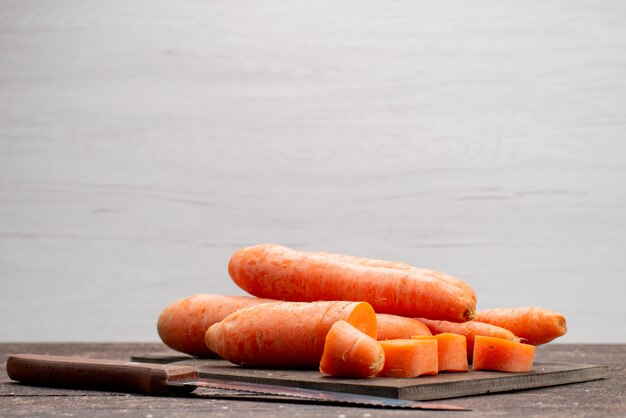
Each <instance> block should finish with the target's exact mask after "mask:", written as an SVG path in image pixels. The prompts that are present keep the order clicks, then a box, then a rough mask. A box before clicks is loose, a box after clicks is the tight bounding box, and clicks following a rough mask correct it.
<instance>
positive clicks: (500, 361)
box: [472, 335, 535, 372]
mask: <svg viewBox="0 0 626 418" xmlns="http://www.w3.org/2000/svg"><path fill="white" fill-rule="evenodd" d="M534 356H535V346H534V345H530V344H523V343H518V342H515V341H509V340H503V339H501V338H495V337H485V336H483V335H478V336H476V342H475V344H474V362H473V363H472V370H499V371H502V372H529V371H531V370H532V368H533V358H534Z"/></svg>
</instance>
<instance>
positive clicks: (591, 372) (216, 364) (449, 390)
mask: <svg viewBox="0 0 626 418" xmlns="http://www.w3.org/2000/svg"><path fill="white" fill-rule="evenodd" d="M132 359H133V360H134V361H145V362H155V363H171V362H173V361H175V362H176V364H181V365H183V364H184V365H190V366H194V367H196V368H197V369H198V371H199V374H200V376H202V377H207V378H215V379H225V380H235V381H243V382H253V383H265V384H273V385H284V386H293V387H301V388H307V389H320V390H329V391H336V392H348V393H357V394H361V395H373V396H384V397H388V398H398V399H409V400H415V401H426V400H436V399H447V398H456V397H462V396H470V395H480V394H487V393H497V392H508V391H513V390H523V389H531V388H538V387H547V386H555V385H563V384H568V383H576V382H585V381H589V380H595V379H601V378H604V377H605V376H606V374H607V373H608V367H606V366H601V365H589V364H574V363H555V362H538V363H535V364H534V366H533V370H532V371H531V372H528V373H504V372H490V371H477V372H475V371H472V370H470V371H469V372H466V373H440V374H438V375H437V376H422V377H418V378H412V379H395V378H380V377H378V378H376V377H375V378H370V379H342V378H336V377H331V376H327V375H323V374H321V373H319V372H318V371H314V370H281V369H263V368H246V367H240V366H237V365H234V364H232V363H229V362H227V361H225V360H220V359H189V358H188V357H187V356H176V355H172V354H171V353H170V354H165V355H161V354H158V353H154V354H150V355H140V354H138V355H135V356H133V358H132Z"/></svg>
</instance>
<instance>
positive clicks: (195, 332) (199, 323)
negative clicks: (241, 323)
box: [157, 294, 276, 357]
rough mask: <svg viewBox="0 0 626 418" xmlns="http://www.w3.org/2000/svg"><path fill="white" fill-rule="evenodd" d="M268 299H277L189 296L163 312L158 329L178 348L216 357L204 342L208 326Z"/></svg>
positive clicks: (205, 295) (175, 348)
mask: <svg viewBox="0 0 626 418" xmlns="http://www.w3.org/2000/svg"><path fill="white" fill-rule="evenodd" d="M267 302H276V301H274V300H271V299H261V298H254V297H250V296H227V295H213V294H200V295H193V296H189V297H187V298H184V299H181V300H179V301H177V302H175V303H173V304H171V305H169V306H168V307H166V308H165V309H164V310H163V311H162V312H161V315H159V320H158V323H157V331H158V333H159V336H160V337H161V340H163V342H164V343H165V344H166V345H167V346H168V347H170V348H172V349H174V350H176V351H180V352H183V353H186V354H190V355H192V356H198V357H217V355H216V354H215V353H214V352H212V351H211V350H209V348H208V347H207V346H206V343H205V342H204V334H205V333H206V331H207V329H209V327H210V326H211V325H213V324H215V323H217V322H220V321H221V320H222V319H224V318H226V317H227V316H228V315H230V314H231V313H233V312H235V311H237V310H239V309H242V308H246V307H248V306H252V305H258V304H260V303H267Z"/></svg>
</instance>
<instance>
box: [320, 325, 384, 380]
mask: <svg viewBox="0 0 626 418" xmlns="http://www.w3.org/2000/svg"><path fill="white" fill-rule="evenodd" d="M384 363H385V353H384V351H383V348H382V347H381V346H380V344H379V343H378V342H377V341H376V340H375V339H374V338H372V337H370V336H369V335H366V334H364V333H363V332H361V331H359V330H358V329H357V328H355V327H354V326H353V325H351V324H350V323H348V322H346V321H337V322H335V323H334V324H333V326H332V327H330V330H329V331H328V334H326V342H325V343H324V352H323V354H322V360H321V361H320V372H322V373H326V374H329V375H331V376H339V377H357V378H365V377H372V376H375V375H376V374H377V373H378V372H380V371H381V370H382V368H383V365H384Z"/></svg>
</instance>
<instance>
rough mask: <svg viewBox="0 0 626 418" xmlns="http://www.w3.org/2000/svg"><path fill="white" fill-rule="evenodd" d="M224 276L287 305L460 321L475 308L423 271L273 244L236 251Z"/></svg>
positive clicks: (468, 297)
mask: <svg viewBox="0 0 626 418" xmlns="http://www.w3.org/2000/svg"><path fill="white" fill-rule="evenodd" d="M228 271H229V273H230V276H231V277H232V279H233V280H234V281H235V283H237V285H238V286H240V287H241V288H242V289H244V290H246V291H247V292H248V293H251V294H253V295H255V296H258V297H267V298H272V299H282V300H290V301H315V300H354V301H365V302H369V303H370V304H371V305H372V306H373V307H374V309H375V310H376V311H377V312H380V313H390V314H395V315H400V316H409V317H410V316H421V317H429V318H438V319H447V320H451V321H466V320H468V319H471V318H472V317H473V315H474V310H475V308H476V301H475V300H474V299H473V297H472V295H471V294H469V293H468V292H467V291H465V290H463V289H461V288H460V287H458V286H456V285H454V284H452V283H451V282H449V281H447V280H442V279H440V278H438V275H437V274H433V273H432V272H430V271H428V270H423V271H422V270H420V271H413V270H407V271H404V270H399V269H393V268H386V267H376V266H368V265H365V264H363V263H355V262H352V261H349V260H342V259H341V258H340V257H338V256H336V255H331V256H329V255H328V254H326V253H313V252H299V251H294V250H291V249H289V248H285V247H282V246H280V245H275V244H261V245H256V246H253V247H247V248H242V249H240V250H239V251H237V252H235V254H233V256H232V257H231V259H230V263H229V265H228Z"/></svg>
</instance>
